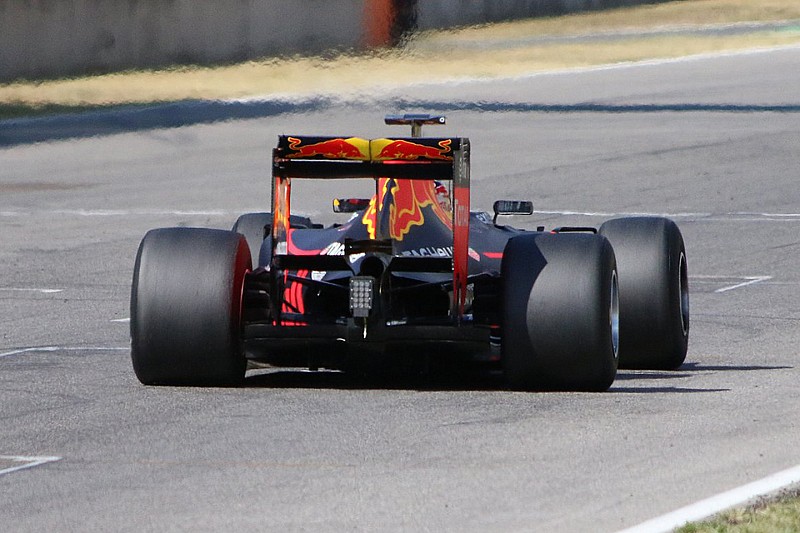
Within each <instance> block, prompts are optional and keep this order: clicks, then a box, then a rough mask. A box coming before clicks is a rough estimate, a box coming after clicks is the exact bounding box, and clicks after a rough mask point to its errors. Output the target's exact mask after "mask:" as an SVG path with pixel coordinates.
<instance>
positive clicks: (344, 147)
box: [286, 137, 370, 161]
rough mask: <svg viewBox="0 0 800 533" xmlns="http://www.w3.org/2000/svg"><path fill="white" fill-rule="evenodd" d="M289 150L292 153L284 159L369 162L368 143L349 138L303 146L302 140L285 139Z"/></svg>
mask: <svg viewBox="0 0 800 533" xmlns="http://www.w3.org/2000/svg"><path fill="white" fill-rule="evenodd" d="M286 140H287V141H289V149H290V150H292V152H293V153H291V154H288V155H287V156H286V157H287V158H289V159H302V158H325V159H355V160H360V161H367V160H369V151H370V150H369V141H368V140H366V139H359V138H358V137H351V138H349V139H341V138H339V139H326V140H324V141H319V142H316V143H312V144H306V145H303V144H302V143H303V139H298V138H297V137H287V139H286Z"/></svg>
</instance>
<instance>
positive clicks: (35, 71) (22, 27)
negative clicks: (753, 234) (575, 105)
mask: <svg viewBox="0 0 800 533" xmlns="http://www.w3.org/2000/svg"><path fill="white" fill-rule="evenodd" d="M644 3H653V0H0V82H9V81H12V80H16V79H21V78H28V79H40V78H53V77H61V76H72V75H81V74H87V73H99V72H113V71H119V70H125V69H132V68H155V67H162V66H166V65H174V64H201V65H209V64H218V63H228V62H235V61H243V60H247V59H254V58H258V57H264V56H271V55H282V54H286V55H288V54H298V53H318V52H322V51H325V50H331V49H333V50H336V49H340V50H347V49H362V48H367V47H374V46H389V45H392V44H395V43H397V42H399V41H401V40H402V38H403V36H405V35H408V33H409V32H413V31H414V30H415V29H420V30H425V29H434V28H447V27H453V26H460V25H467V24H478V23H483V22H492V21H497V20H508V19H515V18H525V17H533V16H541V15H553V14H557V13H566V12H574V11H582V10H587V9H602V8H607V7H617V6H621V5H632V4H644Z"/></svg>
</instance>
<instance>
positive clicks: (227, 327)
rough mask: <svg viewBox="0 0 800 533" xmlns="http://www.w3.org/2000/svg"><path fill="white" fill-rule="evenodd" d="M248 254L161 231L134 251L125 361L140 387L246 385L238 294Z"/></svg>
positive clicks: (200, 237) (220, 234) (229, 239)
mask: <svg viewBox="0 0 800 533" xmlns="http://www.w3.org/2000/svg"><path fill="white" fill-rule="evenodd" d="M250 268H251V264H250V251H249V249H248V247H247V242H246V241H245V239H244V237H242V236H241V235H239V234H237V233H234V232H230V231H223V230H214V229H200V228H165V229H155V230H151V231H150V232H148V233H147V234H146V235H145V236H144V239H142V243H141V244H140V245H139V252H138V254H137V256H136V265H135V267H134V273H133V284H132V288H131V358H132V361H133V369H134V372H135V373H136V377H137V378H139V381H141V382H142V383H144V384H145V385H194V386H206V385H210V386H227V385H233V384H236V383H238V382H240V381H241V380H242V379H243V378H244V372H245V366H246V361H245V358H244V354H243V351H242V347H241V341H240V338H241V309H242V290H243V286H244V278H245V274H246V273H247V272H248V271H249V270H250Z"/></svg>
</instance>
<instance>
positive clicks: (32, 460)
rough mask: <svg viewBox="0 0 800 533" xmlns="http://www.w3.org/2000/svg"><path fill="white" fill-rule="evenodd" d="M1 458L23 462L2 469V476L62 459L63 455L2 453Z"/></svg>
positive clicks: (0, 474)
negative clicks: (41, 455) (27, 455)
mask: <svg viewBox="0 0 800 533" xmlns="http://www.w3.org/2000/svg"><path fill="white" fill-rule="evenodd" d="M0 460H6V461H14V462H17V463H23V464H21V465H18V466H11V467H9V468H4V469H2V470H0V476H2V475H3V474H10V473H11V472H16V471H17V470H23V469H25V468H33V467H34V466H39V465H43V464H45V463H52V462H54V461H60V460H61V457H55V456H52V457H46V456H45V457H26V456H21V455H0Z"/></svg>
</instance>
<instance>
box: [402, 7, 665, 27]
mask: <svg viewBox="0 0 800 533" xmlns="http://www.w3.org/2000/svg"><path fill="white" fill-rule="evenodd" d="M663 1H666V0H437V1H434V2H431V1H429V0H406V2H405V3H413V4H416V9H417V17H416V19H417V20H416V23H417V28H419V29H421V30H426V29H433V28H448V27H453V26H461V25H467V24H481V23H484V22H497V21H501V20H511V19H516V18H525V17H540V16H549V15H560V14H564V13H574V12H578V11H590V10H599V9H609V8H614V7H624V6H631V5H640V4H655V3H659V2H663Z"/></svg>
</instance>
